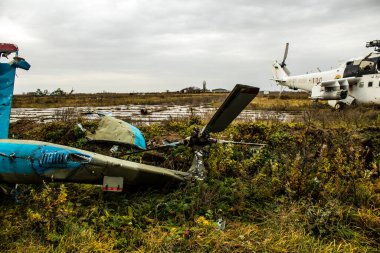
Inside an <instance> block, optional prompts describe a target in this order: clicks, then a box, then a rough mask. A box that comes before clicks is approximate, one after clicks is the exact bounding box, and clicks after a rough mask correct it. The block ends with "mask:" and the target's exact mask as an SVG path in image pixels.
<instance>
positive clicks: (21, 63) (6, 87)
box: [0, 44, 30, 139]
mask: <svg viewBox="0 0 380 253" xmlns="http://www.w3.org/2000/svg"><path fill="white" fill-rule="evenodd" d="M4 45H6V46H9V45H12V44H0V57H1V56H2V55H3V56H7V55H8V54H9V53H11V52H16V55H17V51H11V52H10V51H9V50H8V51H6V52H5V51H3V50H2V47H3V46H4ZM7 49H8V48H7ZM16 49H17V47H16ZM16 68H22V69H25V70H28V69H29V68H30V65H29V63H27V62H26V61H25V60H24V59H23V58H20V57H17V56H16V57H14V60H13V61H11V62H9V63H0V139H7V138H8V132H9V121H10V115H11V107H12V97H13V88H14V81H15V75H16Z"/></svg>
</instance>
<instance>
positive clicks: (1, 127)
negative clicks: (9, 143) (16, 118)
mask: <svg viewBox="0 0 380 253" xmlns="http://www.w3.org/2000/svg"><path fill="white" fill-rule="evenodd" d="M15 73H16V69H15V68H14V67H12V66H11V65H9V64H8V63H0V139H6V138H8V131H9V118H10V115H11V106H12V95H13V86H14V79H15Z"/></svg>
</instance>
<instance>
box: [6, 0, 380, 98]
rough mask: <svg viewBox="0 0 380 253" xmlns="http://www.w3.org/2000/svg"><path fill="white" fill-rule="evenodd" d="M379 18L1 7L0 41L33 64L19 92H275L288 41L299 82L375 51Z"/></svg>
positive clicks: (371, 10)
mask: <svg viewBox="0 0 380 253" xmlns="http://www.w3.org/2000/svg"><path fill="white" fill-rule="evenodd" d="M379 14H380V1H379V0H357V1H353V0H351V1H348V0H337V1H335V0H293V1H279V0H271V1H263V0H259V1H258V0H234V1H232V0H231V1H227V0H196V1H189V0H187V1H185V0H149V1H148V0H61V1H60V0H0V24H1V25H0V27H1V33H0V42H11V43H15V44H17V45H18V46H19V48H20V56H22V57H25V58H26V59H27V60H28V62H29V63H30V64H31V65H32V67H31V69H30V70H29V71H28V72H26V71H22V70H19V71H18V79H17V81H16V87H15V92H16V93H21V92H26V91H35V90H36V89H37V88H41V89H48V90H49V91H51V90H54V89H57V88H58V87H60V88H62V89H64V90H66V91H69V90H71V88H74V90H75V91H76V92H101V91H110V92H132V91H165V90H172V91H174V90H180V89H182V88H184V87H187V86H199V87H201V85H202V82H203V80H206V82H207V86H208V88H219V87H221V88H227V89H231V88H232V87H233V86H234V84H236V83H243V84H249V85H255V86H258V87H260V88H262V89H272V90H273V89H276V86H275V85H273V84H272V81H270V80H269V79H270V78H271V77H272V76H271V63H272V61H273V60H275V59H277V60H279V61H280V60H281V59H282V56H283V51H284V45H285V43H286V42H289V43H290V49H289V55H288V60H287V66H288V68H289V69H290V71H291V72H292V74H303V73H306V72H310V71H315V70H316V68H317V67H319V68H320V69H322V70H324V69H330V68H331V67H332V66H336V65H337V64H338V62H340V61H343V60H345V59H348V58H352V57H357V56H361V55H365V54H367V53H368V52H370V50H368V49H366V48H365V42H366V41H369V40H373V39H380V34H379V28H380V19H379Z"/></svg>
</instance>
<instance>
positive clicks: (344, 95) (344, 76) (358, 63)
mask: <svg viewBox="0 0 380 253" xmlns="http://www.w3.org/2000/svg"><path fill="white" fill-rule="evenodd" d="M366 47H367V48H369V47H374V48H375V49H374V52H371V53H369V54H368V55H367V56H365V57H359V58H353V59H350V60H347V61H345V62H343V63H342V64H341V65H339V66H338V67H337V68H336V69H332V70H328V71H320V72H316V73H310V74H305V75H294V76H292V75H290V72H289V70H288V68H287V67H286V63H285V61H286V58H287V56H288V49H289V43H286V47H285V53H284V57H283V60H282V62H281V63H279V62H277V61H275V62H274V63H273V65H272V72H273V80H274V81H276V82H277V84H279V85H281V86H287V87H289V88H290V89H293V90H298V89H300V90H305V91H307V92H310V98H311V99H313V100H316V101H318V100H327V101H328V104H329V105H330V106H332V107H334V108H335V109H341V108H342V107H343V106H348V105H353V104H380V40H374V41H370V42H367V44H366Z"/></svg>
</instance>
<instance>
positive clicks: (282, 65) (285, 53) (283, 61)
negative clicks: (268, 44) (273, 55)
mask: <svg viewBox="0 0 380 253" xmlns="http://www.w3.org/2000/svg"><path fill="white" fill-rule="evenodd" d="M288 50H289V43H286V46H285V52H284V58H283V59H282V63H281V67H284V66H285V65H286V64H285V61H286V58H287V57H288Z"/></svg>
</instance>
